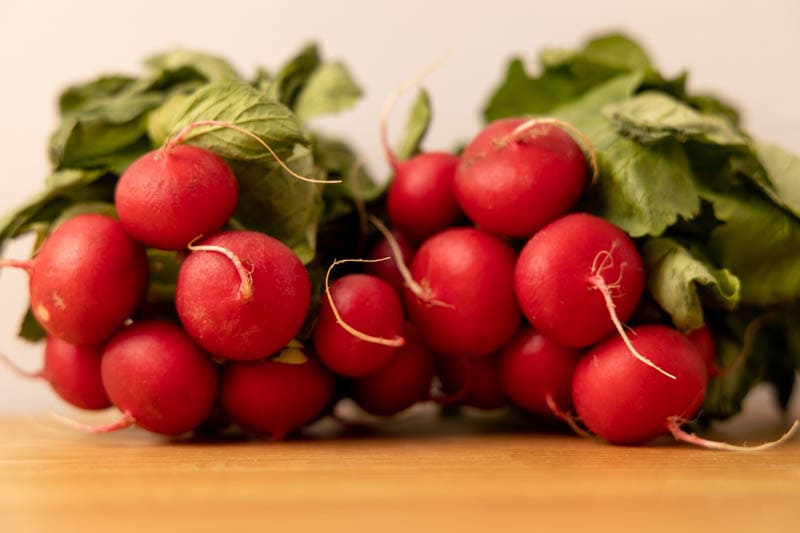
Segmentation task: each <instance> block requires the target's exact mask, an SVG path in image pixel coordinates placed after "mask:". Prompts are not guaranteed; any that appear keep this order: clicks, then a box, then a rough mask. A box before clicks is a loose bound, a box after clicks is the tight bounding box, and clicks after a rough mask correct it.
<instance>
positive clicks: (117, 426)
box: [50, 411, 136, 433]
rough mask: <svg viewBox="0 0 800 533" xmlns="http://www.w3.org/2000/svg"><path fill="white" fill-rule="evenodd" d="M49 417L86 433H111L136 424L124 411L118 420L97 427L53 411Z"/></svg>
mask: <svg viewBox="0 0 800 533" xmlns="http://www.w3.org/2000/svg"><path fill="white" fill-rule="evenodd" d="M50 415H51V416H53V418H55V419H56V420H58V421H59V422H62V423H64V424H66V425H68V426H70V427H73V428H75V429H79V430H81V431H86V432H88V433H112V432H114V431H119V430H121V429H127V428H129V427H131V426H132V425H134V424H135V423H136V419H135V418H134V417H133V415H132V414H131V413H130V411H125V412H124V413H122V416H121V417H120V418H119V419H118V420H116V421H114V422H111V423H110V424H101V425H99V426H90V425H88V424H84V423H82V422H78V421H77V420H74V419H72V418H70V417H68V416H64V415H61V414H58V413H56V412H53V411H51V412H50Z"/></svg>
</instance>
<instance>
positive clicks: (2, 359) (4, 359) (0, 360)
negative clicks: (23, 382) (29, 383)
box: [0, 353, 44, 379]
mask: <svg viewBox="0 0 800 533" xmlns="http://www.w3.org/2000/svg"><path fill="white" fill-rule="evenodd" d="M0 364H3V365H5V366H6V367H7V368H8V369H9V370H11V371H12V372H14V373H15V374H16V375H18V376H19V377H22V378H25V379H39V378H42V377H44V374H43V372H44V371H43V370H39V371H38V372H31V371H29V370H25V369H23V368H20V367H19V366H17V364H16V363H15V362H14V361H12V360H11V359H9V357H8V356H7V355H5V354H1V353H0Z"/></svg>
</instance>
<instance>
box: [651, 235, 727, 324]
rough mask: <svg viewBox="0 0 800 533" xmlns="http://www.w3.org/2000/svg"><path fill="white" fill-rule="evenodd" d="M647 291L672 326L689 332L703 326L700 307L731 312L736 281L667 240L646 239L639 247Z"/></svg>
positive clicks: (723, 271)
mask: <svg viewBox="0 0 800 533" xmlns="http://www.w3.org/2000/svg"><path fill="white" fill-rule="evenodd" d="M641 252H642V260H643V262H644V269H645V272H646V273H647V280H646V283H647V290H648V291H649V292H650V294H651V295H652V296H653V299H655V301H656V302H658V304H659V305H660V306H661V307H662V308H663V309H664V310H665V311H667V312H668V313H669V314H670V316H671V317H672V322H673V323H674V324H675V327H677V328H678V329H680V330H681V331H684V332H689V331H692V330H695V329H697V328H699V327H701V326H702V325H703V324H704V323H705V319H704V316H703V305H704V304H705V305H708V306H711V307H721V308H724V309H734V308H735V307H736V304H737V303H738V301H739V280H738V279H737V278H736V276H734V275H733V274H731V273H730V272H729V271H728V270H726V269H719V268H716V267H714V266H713V265H712V264H711V263H710V262H709V261H708V259H707V258H704V257H700V256H699V254H698V253H697V250H696V249H695V252H696V253H694V254H693V253H692V251H690V249H689V248H687V247H684V246H682V245H681V244H680V243H678V242H677V241H675V240H673V239H669V238H663V237H662V238H655V239H648V240H647V241H645V243H644V245H643V246H642V250H641Z"/></svg>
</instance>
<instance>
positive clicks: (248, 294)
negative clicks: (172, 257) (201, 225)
mask: <svg viewBox="0 0 800 533" xmlns="http://www.w3.org/2000/svg"><path fill="white" fill-rule="evenodd" d="M201 238H202V235H201V236H199V237H196V238H195V239H194V240H193V241H192V242H190V243H189V246H188V248H189V250H191V251H192V252H214V253H218V254H222V255H224V256H225V257H227V258H228V259H230V261H231V263H233V266H234V267H235V268H236V272H237V273H238V274H239V279H240V280H241V281H240V283H239V295H240V296H241V297H242V299H243V300H245V301H247V300H250V299H251V298H252V297H253V290H254V289H253V268H254V267H253V266H252V265H251V266H250V268H246V267H245V266H244V264H243V263H242V260H241V259H239V256H237V255H236V254H235V253H233V252H232V251H231V250H229V249H227V248H225V247H223V246H214V245H209V244H200V245H197V244H194V243H195V242H197V241H198V240H199V239H201Z"/></svg>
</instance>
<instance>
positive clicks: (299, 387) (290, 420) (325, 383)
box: [220, 348, 334, 440]
mask: <svg viewBox="0 0 800 533" xmlns="http://www.w3.org/2000/svg"><path fill="white" fill-rule="evenodd" d="M286 352H293V353H291V354H287V353H286ZM333 393H334V383H333V378H332V376H331V375H330V374H329V373H328V372H327V371H326V370H325V369H324V368H322V366H321V365H320V364H319V363H317V362H316V361H314V360H313V359H310V358H308V357H306V356H305V355H304V354H302V352H301V351H299V350H298V349H297V348H288V349H287V350H285V351H284V352H282V353H281V354H280V355H279V356H278V357H276V358H275V359H272V360H265V361H256V362H237V363H229V364H228V365H226V367H225V371H224V372H223V374H222V384H221V391H220V396H221V399H222V408H223V409H224V410H225V412H226V413H228V415H230V417H231V418H232V419H233V420H234V421H235V422H236V423H237V424H239V425H240V426H242V427H243V428H245V429H247V430H249V431H252V432H253V433H255V434H257V435H266V436H269V437H271V438H273V439H276V440H281V439H283V438H285V437H286V436H287V435H288V434H290V433H291V432H293V431H295V430H297V429H299V428H301V427H302V426H304V425H306V424H308V423H310V422H312V421H314V420H315V419H316V418H317V417H319V415H320V414H322V413H324V412H325V410H326V409H327V408H328V407H329V405H330V403H331V399H332V398H333Z"/></svg>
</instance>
